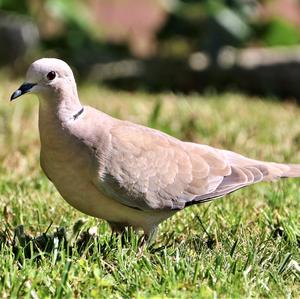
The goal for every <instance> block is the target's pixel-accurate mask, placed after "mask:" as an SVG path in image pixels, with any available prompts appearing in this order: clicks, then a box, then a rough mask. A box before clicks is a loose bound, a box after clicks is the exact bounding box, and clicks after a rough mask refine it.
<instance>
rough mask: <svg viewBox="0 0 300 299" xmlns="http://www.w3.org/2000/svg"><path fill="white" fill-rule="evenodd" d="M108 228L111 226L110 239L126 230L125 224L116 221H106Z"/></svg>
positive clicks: (122, 234) (121, 234)
mask: <svg viewBox="0 0 300 299" xmlns="http://www.w3.org/2000/svg"><path fill="white" fill-rule="evenodd" d="M108 224H109V226H110V228H111V236H110V240H111V241H112V239H113V237H114V236H122V239H123V236H124V233H125V230H126V225H124V224H123V223H118V222H108Z"/></svg>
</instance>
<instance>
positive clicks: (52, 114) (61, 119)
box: [39, 93, 82, 123]
mask: <svg viewBox="0 0 300 299" xmlns="http://www.w3.org/2000/svg"><path fill="white" fill-rule="evenodd" d="M39 107H40V108H39V117H40V119H44V120H45V121H47V122H51V123H65V122H68V121H71V120H72V119H73V120H74V118H76V115H77V114H78V113H79V112H80V111H81V109H82V105H81V103H80V101H79V99H78V96H77V93H76V94H68V95H64V94H59V95H56V96H49V97H47V96H44V97H41V98H40V105H39Z"/></svg>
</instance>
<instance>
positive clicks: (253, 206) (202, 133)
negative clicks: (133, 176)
mask: <svg viewBox="0 0 300 299" xmlns="http://www.w3.org/2000/svg"><path fill="white" fill-rule="evenodd" d="M0 79H2V80H1V82H4V83H3V86H2V87H3V88H1V90H0V99H1V102H0V161H1V163H0V217H1V223H0V232H2V241H3V242H2V246H1V244H0V246H1V249H0V297H1V298H8V297H9V298H34V299H36V298H229V297H230V298H241V297H255V298H258V297H266V298H299V297H300V226H299V211H300V197H299V180H297V179H293V180H283V181H280V182H276V183H272V184H271V183H269V184H263V183H262V184H257V185H255V186H253V187H249V188H246V189H243V190H240V191H238V192H236V193H233V194H232V195H230V196H227V197H225V198H223V199H219V200H216V201H214V202H211V203H207V204H203V205H199V206H193V207H190V208H188V209H186V210H185V211H182V212H179V213H177V214H176V216H174V217H172V218H171V219H169V220H168V221H166V222H165V223H163V224H162V225H161V227H160V232H159V234H158V237H157V241H156V243H155V244H154V245H153V246H152V247H151V248H144V250H143V251H141V250H139V249H138V237H133V238H131V239H130V240H128V241H127V242H125V245H124V244H123V245H122V242H121V240H120V239H118V238H113V239H111V235H110V230H109V228H108V225H107V224H106V223H105V222H104V221H102V220H96V219H93V218H91V217H87V216H85V215H83V214H82V213H80V212H78V211H76V210H74V209H73V208H71V207H70V206H69V205H68V204H67V203H65V202H64V201H63V199H62V198H61V197H60V196H59V194H58V193H57V192H56V191H55V188H54V187H53V186H52V185H51V183H50V182H48V180H47V179H46V178H45V176H44V175H43V174H42V172H41V170H40V167H39V139H38V130H37V101H36V99H34V96H30V95H28V96H26V97H24V98H21V99H20V100H17V101H16V102H14V103H9V101H8V98H9V96H10V93H11V92H12V91H13V90H14V89H15V88H16V87H17V86H19V83H20V82H16V81H13V82H11V81H8V80H6V79H5V78H4V77H3V76H2V77H1V78H0ZM80 95H81V98H82V99H84V102H85V103H88V104H91V105H93V106H96V107H97V108H99V109H101V110H102V111H105V112H107V113H110V114H112V115H114V116H117V117H119V118H123V119H128V120H131V121H135V122H138V123H142V124H145V125H151V126H152V127H155V128H158V129H161V130H163V131H165V132H167V133H169V134H172V135H174V136H176V137H178V138H182V139H185V140H192V141H194V142H201V143H207V144H210V145H213V146H216V147H220V148H226V149H231V150H234V151H237V152H240V153H243V154H245V155H248V156H250V157H253V158H257V159H266V160H274V161H282V162H300V121H299V119H300V109H299V108H298V107H297V106H296V105H295V104H293V103H283V104H282V103H279V102H275V101H270V100H269V101H262V100H261V99H258V98H247V97H245V96H241V95H237V94H224V95H221V96H215V95H210V96H207V97H201V96H198V95H191V96H182V95H173V94H171V93H169V94H160V95H148V94H144V93H137V94H135V93H132V94H131V93H123V92H122V93H120V92H112V91H109V90H106V89H102V88H97V87H96V86H90V85H84V86H81V87H80ZM79 219H81V220H82V223H83V225H82V226H81V227H80V228H79V231H80V232H84V231H86V230H88V229H89V228H90V227H92V228H93V229H95V227H96V228H97V230H98V231H97V233H96V235H94V236H92V237H91V240H90V241H89V242H88V243H87V246H85V247H84V248H83V250H76V247H78V243H76V239H78V230H77V233H74V232H73V226H74V223H75V222H76V221H78V220H79ZM51 223H52V226H50V224H51ZM20 224H23V225H24V226H25V231H26V232H27V234H30V235H31V236H39V235H41V234H42V233H43V232H46V231H47V229H48V233H49V234H53V233H54V232H55V231H56V229H57V228H58V227H64V228H65V229H66V232H67V238H68V240H70V241H69V243H70V244H71V242H73V243H74V244H75V245H74V248H73V250H72V251H71V249H70V247H69V246H66V244H64V242H62V243H59V244H58V246H56V247H55V246H54V247H53V248H52V249H51V250H48V251H45V252H43V251H36V250H34V248H33V243H32V242H31V243H29V245H28V246H29V247H28V246H27V248H23V247H22V246H21V245H22V244H19V243H18V242H17V243H16V244H15V246H14V247H13V246H11V243H12V241H11V240H12V239H13V234H14V228H15V227H16V226H18V225H20ZM49 226H50V228H49ZM52 241H53V240H52ZM52 241H51V242H52ZM70 244H68V245H70ZM76 244H77V245H76ZM28 248H29V249H28ZM77 249H78V248H77ZM28 250H29V252H31V254H29V255H28ZM26 252H27V253H26Z"/></svg>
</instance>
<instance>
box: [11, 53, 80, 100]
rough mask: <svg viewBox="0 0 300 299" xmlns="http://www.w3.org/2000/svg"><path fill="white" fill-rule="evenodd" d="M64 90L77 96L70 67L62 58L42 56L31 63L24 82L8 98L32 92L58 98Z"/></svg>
mask: <svg viewBox="0 0 300 299" xmlns="http://www.w3.org/2000/svg"><path fill="white" fill-rule="evenodd" d="M66 92H67V93H69V94H70V95H75V96H77V90H76V83H75V79H74V76H73V72H72V70H71V68H70V67H69V66H68V64H66V63H65V62H64V61H62V60H59V59H56V58H42V59H39V60H36V61H35V62H33V63H32V64H31V66H30V67H29V69H28V71H27V74H26V80H25V82H24V83H23V84H22V85H21V86H20V87H19V88H18V89H17V90H16V91H15V92H14V93H13V94H12V95H11V98H10V100H11V101H12V100H14V99H16V98H18V97H20V96H22V95H23V94H26V93H34V94H37V95H38V96H40V97H42V98H53V97H54V98H60V96H62V95H63V94H64V93H66Z"/></svg>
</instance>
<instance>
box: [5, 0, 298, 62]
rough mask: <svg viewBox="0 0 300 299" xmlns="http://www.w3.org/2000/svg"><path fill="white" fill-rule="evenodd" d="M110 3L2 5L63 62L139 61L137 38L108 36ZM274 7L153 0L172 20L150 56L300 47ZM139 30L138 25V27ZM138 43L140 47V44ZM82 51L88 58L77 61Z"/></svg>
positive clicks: (33, 0)
mask: <svg viewBox="0 0 300 299" xmlns="http://www.w3.org/2000/svg"><path fill="white" fill-rule="evenodd" d="M148 1H149V2H151V0H148ZM282 1H283V2H284V0H282ZM105 2H106V4H105V5H107V1H104V0H102V1H93V0H89V1H75V0H51V1H50V0H47V1H38V0H27V1H19V0H0V8H1V10H2V11H10V12H14V13H18V14H22V15H27V16H30V17H31V18H32V19H33V20H34V22H35V23H36V24H37V26H38V28H39V30H40V34H41V39H42V46H43V47H44V49H51V50H52V51H53V50H54V51H55V52H57V54H58V55H59V56H62V57H64V56H66V55H67V54H66V53H69V55H71V56H75V57H70V58H74V59H75V61H77V62H78V63H79V64H80V60H82V59H83V60H86V59H87V61H89V60H90V59H93V61H95V58H96V60H98V61H99V60H100V61H103V60H104V61H106V60H110V59H113V58H115V57H122V56H128V55H133V56H135V55H136V53H135V52H134V51H132V49H131V48H130V47H128V44H129V43H130V39H131V38H132V37H131V36H128V40H126V38H123V39H122V38H120V40H113V41H112V40H111V39H110V38H109V35H108V34H106V33H105V30H106V28H104V27H105V25H103V22H102V25H101V20H100V19H101V17H103V16H101V15H99V12H97V9H96V8H97V7H100V8H103V7H101V5H104V3H105ZM125 2H126V3H127V4H126V5H129V6H130V5H132V6H134V5H136V3H137V2H135V1H134V0H132V1H128V0H127V1H125ZM270 2H273V1H263V2H262V1H255V0H247V1H239V0H216V1H208V0H181V1H180V0H157V1H155V0H153V1H152V3H155V5H157V6H158V7H159V9H160V10H162V11H164V13H165V19H166V20H165V21H164V22H163V24H162V25H160V26H161V27H160V28H159V30H157V32H154V33H155V36H156V37H155V39H156V41H153V42H154V43H155V44H156V49H155V51H154V52H149V53H151V55H160V56H168V57H172V56H174V57H185V56H187V55H189V54H191V53H193V52H195V51H198V50H206V51H208V52H210V53H215V52H218V50H219V49H220V48H221V47H223V46H224V45H232V46H237V47H245V46H247V45H253V44H259V45H265V46H277V45H293V44H297V43H299V40H300V30H299V28H298V27H297V26H296V25H295V24H292V23H291V22H289V20H287V19H286V18H285V17H284V14H283V15H282V16H279V15H276V14H275V15H273V16H271V17H265V16H264V15H263V13H262V12H264V10H266V6H264V5H265V3H270ZM277 2H278V1H277ZM101 3H102V4H101ZM118 3H119V6H120V5H121V4H120V3H121V1H117V0H115V1H113V3H112V7H108V8H107V6H105V7H104V8H105V9H107V10H108V12H110V13H111V14H112V15H113V13H115V10H114V8H113V5H115V6H116V4H118ZM144 3H145V4H146V3H147V0H144ZM109 9H110V10H109ZM145 9H146V6H145ZM157 11H158V10H157ZM157 11H156V12H157ZM97 13H98V15H97ZM130 17H132V18H134V17H133V16H129V18H130ZM112 18H113V17H112ZM120 22H121V21H120ZM106 25H107V24H106ZM120 25H121V26H122V24H120ZM138 26H139V24H136V26H135V27H138ZM107 27H109V26H107ZM132 30H136V28H132ZM153 30H155V29H153ZM127 34H129V33H127ZM135 43H137V44H138V43H139V40H136V41H135ZM78 52H80V53H81V54H80V56H81V57H82V59H80V57H76V53H78ZM87 53H88V54H87ZM97 53H98V54H97ZM99 53H101V55H99ZM146 53H148V52H146ZM89 58H90V59H89Z"/></svg>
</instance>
